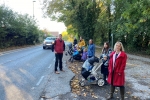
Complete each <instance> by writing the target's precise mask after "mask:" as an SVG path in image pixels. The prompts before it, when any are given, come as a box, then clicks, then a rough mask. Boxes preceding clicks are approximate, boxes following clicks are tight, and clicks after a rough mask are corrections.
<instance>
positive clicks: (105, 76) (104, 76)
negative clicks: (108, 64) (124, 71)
mask: <svg viewBox="0 0 150 100" xmlns="http://www.w3.org/2000/svg"><path fill="white" fill-rule="evenodd" d="M107 77H108V74H103V79H104V81H105V84H107V80H106V78H107Z"/></svg>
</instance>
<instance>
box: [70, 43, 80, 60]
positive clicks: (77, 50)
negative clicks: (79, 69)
mask: <svg viewBox="0 0 150 100" xmlns="http://www.w3.org/2000/svg"><path fill="white" fill-rule="evenodd" d="M68 53H69V55H70V56H71V57H70V59H69V61H70V62H73V60H79V61H80V60H81V57H82V56H81V54H82V53H83V50H82V49H80V48H79V47H78V45H76V46H75V48H74V50H73V49H70V50H69V51H68Z"/></svg>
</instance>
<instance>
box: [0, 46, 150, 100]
mask: <svg viewBox="0 0 150 100" xmlns="http://www.w3.org/2000/svg"><path fill="white" fill-rule="evenodd" d="M100 52H101V50H96V55H97V56H99V53H100ZM68 59H69V56H66V55H64V57H63V68H64V70H65V72H60V74H55V73H54V62H55V59H54V53H53V52H51V50H43V49H42V46H34V47H29V48H24V49H18V50H13V51H8V52H1V53H0V94H1V95H0V100H106V97H107V96H108V94H109V91H110V90H109V89H110V87H109V85H106V86H103V87H99V86H98V85H90V86H85V87H81V89H80V91H81V94H76V93H74V92H72V89H71V85H70V83H71V80H72V79H74V76H79V74H80V71H79V72H76V73H73V72H72V71H71V70H70V69H69V68H72V67H76V68H77V69H78V68H81V66H82V64H83V63H80V62H78V61H75V62H74V63H69V62H68ZM149 66H150V59H149V58H146V57H142V56H136V55H131V54H128V61H127V67H126V84H125V87H126V94H125V100H150V84H149V83H150V77H149V76H150V67H149ZM77 73H78V74H77ZM79 78H80V77H79ZM87 88H88V89H87ZM93 94H94V95H93ZM119 96H120V93H119V89H118V88H116V90H115V94H114V97H115V99H114V100H119Z"/></svg>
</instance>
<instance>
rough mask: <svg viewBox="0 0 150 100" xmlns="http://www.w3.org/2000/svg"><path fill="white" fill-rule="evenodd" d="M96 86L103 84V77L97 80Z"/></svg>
mask: <svg viewBox="0 0 150 100" xmlns="http://www.w3.org/2000/svg"><path fill="white" fill-rule="evenodd" d="M97 84H98V86H103V85H104V84H105V82H104V80H103V79H101V78H100V79H99V80H98V82H97Z"/></svg>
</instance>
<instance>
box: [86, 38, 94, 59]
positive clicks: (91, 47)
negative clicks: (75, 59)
mask: <svg viewBox="0 0 150 100" xmlns="http://www.w3.org/2000/svg"><path fill="white" fill-rule="evenodd" d="M87 56H88V58H91V57H93V56H95V45H94V44H93V40H92V39H90V40H89V45H88V55H87Z"/></svg>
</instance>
